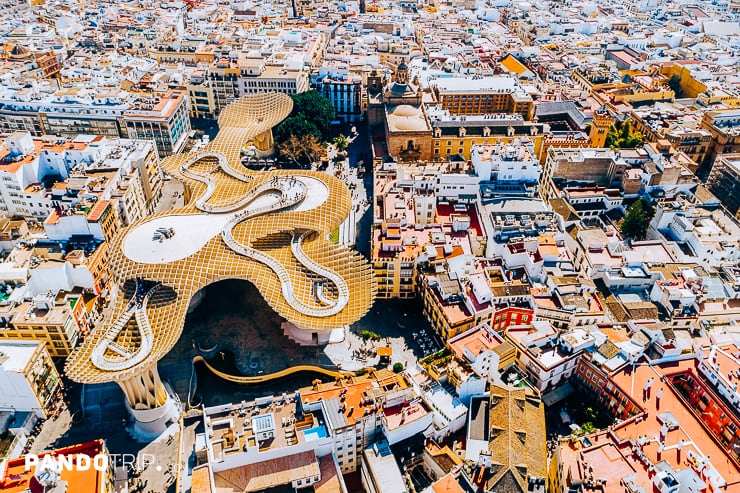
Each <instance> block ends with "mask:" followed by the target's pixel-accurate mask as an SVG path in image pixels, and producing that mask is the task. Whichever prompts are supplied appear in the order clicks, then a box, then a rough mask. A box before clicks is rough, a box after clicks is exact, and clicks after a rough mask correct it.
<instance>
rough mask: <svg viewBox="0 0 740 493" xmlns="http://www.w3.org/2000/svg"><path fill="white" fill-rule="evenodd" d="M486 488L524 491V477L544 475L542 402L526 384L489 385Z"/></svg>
mask: <svg viewBox="0 0 740 493" xmlns="http://www.w3.org/2000/svg"><path fill="white" fill-rule="evenodd" d="M489 430H490V433H489V439H488V451H489V453H490V454H491V472H492V474H491V476H490V477H489V478H488V480H487V481H486V489H487V490H488V491H507V492H508V491H512V492H514V491H527V488H528V479H527V478H528V477H530V476H536V477H540V478H543V477H545V476H546V470H547V467H546V463H547V450H546V448H545V406H544V404H543V403H542V401H541V400H540V399H539V397H538V396H537V395H536V394H534V392H533V391H532V390H530V389H528V388H516V389H512V388H508V387H502V386H499V385H492V386H491V408H490V420H489Z"/></svg>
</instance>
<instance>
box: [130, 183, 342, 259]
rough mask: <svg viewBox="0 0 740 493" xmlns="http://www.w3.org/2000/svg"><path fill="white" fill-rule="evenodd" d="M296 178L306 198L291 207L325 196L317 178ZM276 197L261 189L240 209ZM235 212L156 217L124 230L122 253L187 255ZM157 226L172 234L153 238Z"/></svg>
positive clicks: (304, 207)
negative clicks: (301, 185)
mask: <svg viewBox="0 0 740 493" xmlns="http://www.w3.org/2000/svg"><path fill="white" fill-rule="evenodd" d="M297 180H299V181H300V182H301V183H303V184H304V185H305V186H306V198H305V199H303V201H302V202H301V203H300V204H298V205H297V206H296V207H294V208H293V210H294V211H308V210H311V209H315V208H316V207H318V206H320V205H321V204H323V203H324V202H325V201H326V199H327V198H328V197H329V188H328V187H327V186H326V185H325V184H324V182H322V181H321V180H318V179H316V178H311V177H307V176H301V177H297ZM276 200H280V196H279V195H278V194H276V193H275V194H273V193H265V194H263V195H260V196H259V197H257V198H256V199H255V200H253V201H252V202H251V203H249V204H246V205H245V206H244V207H243V208H242V210H244V209H259V208H262V207H265V206H268V205H269V204H270V203H271V202H275V201H276ZM236 214H237V212H231V213H227V214H209V213H202V214H187V215H180V216H178V215H173V216H161V217H156V218H154V219H152V220H151V221H147V222H145V223H143V224H140V225H139V226H137V227H135V228H134V229H132V230H131V231H129V232H128V234H127V235H126V238H124V240H123V246H122V250H123V254H124V255H126V257H128V258H129V259H131V260H133V261H134V262H139V263H142V264H166V263H169V262H175V261H176V260H180V259H184V258H187V257H189V256H191V255H193V254H195V253H197V252H198V251H199V250H200V249H201V248H203V247H204V246H205V245H206V244H207V243H208V242H209V241H211V239H213V238H214V237H215V236H217V235H219V234H221V230H223V228H224V227H225V226H226V224H227V223H228V222H229V220H231V219H232V218H233V217H234V215H236ZM160 228H165V229H170V228H171V229H172V230H173V232H174V235H173V236H172V237H171V238H165V239H162V240H161V241H160V240H159V239H155V233H156V232H157V230H158V229H160Z"/></svg>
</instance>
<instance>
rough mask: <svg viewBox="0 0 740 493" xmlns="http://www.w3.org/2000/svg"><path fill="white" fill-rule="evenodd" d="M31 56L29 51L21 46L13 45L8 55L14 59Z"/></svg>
mask: <svg viewBox="0 0 740 493" xmlns="http://www.w3.org/2000/svg"><path fill="white" fill-rule="evenodd" d="M30 54H31V50H29V49H28V48H26V47H25V46H22V45H15V46H13V49H12V50H11V51H10V55H11V56H12V57H14V58H20V57H27V56H29V55H30Z"/></svg>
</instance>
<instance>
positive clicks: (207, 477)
mask: <svg viewBox="0 0 740 493" xmlns="http://www.w3.org/2000/svg"><path fill="white" fill-rule="evenodd" d="M190 492H191V493H213V490H212V489H211V465H210V464H203V465H201V466H198V467H195V468H193V475H192V479H191V484H190Z"/></svg>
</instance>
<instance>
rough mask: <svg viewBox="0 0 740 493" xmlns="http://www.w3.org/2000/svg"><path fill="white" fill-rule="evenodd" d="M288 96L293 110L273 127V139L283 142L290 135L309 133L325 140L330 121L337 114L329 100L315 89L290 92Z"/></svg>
mask: <svg viewBox="0 0 740 493" xmlns="http://www.w3.org/2000/svg"><path fill="white" fill-rule="evenodd" d="M290 97H291V99H293V110H292V111H291V112H290V115H288V118H286V119H285V120H283V121H282V122H281V123H280V125H278V126H277V127H276V128H275V140H277V141H278V142H283V141H284V140H287V139H288V137H290V136H291V135H294V136H296V137H298V138H301V137H305V136H306V135H309V134H310V135H313V136H315V137H316V138H317V139H320V140H327V139H328V138H329V132H330V130H331V122H332V121H334V118H335V117H336V116H337V110H336V109H335V108H334V105H332V104H331V101H329V100H328V99H327V98H325V97H324V96H322V95H321V94H320V93H318V92H316V91H307V92H302V93H300V94H291V95H290Z"/></svg>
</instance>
